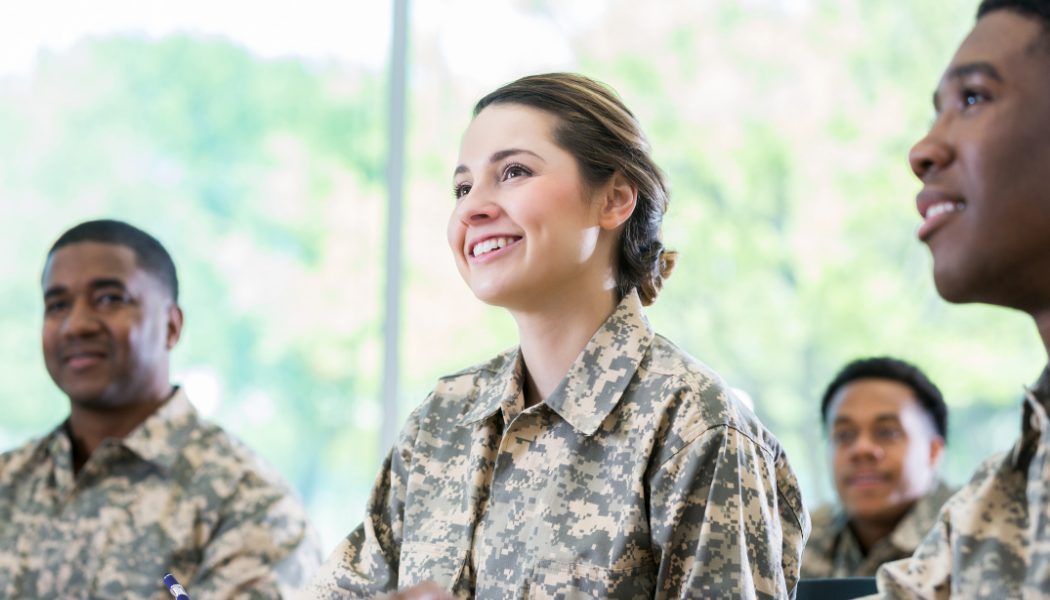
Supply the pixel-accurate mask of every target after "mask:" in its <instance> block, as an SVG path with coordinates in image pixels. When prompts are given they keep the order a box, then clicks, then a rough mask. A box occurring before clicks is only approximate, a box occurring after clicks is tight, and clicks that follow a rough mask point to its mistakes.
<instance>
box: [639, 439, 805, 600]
mask: <svg viewBox="0 0 1050 600" xmlns="http://www.w3.org/2000/svg"><path fill="white" fill-rule="evenodd" d="M649 483H650V521H651V532H652V534H651V535H652V537H653V540H652V542H653V547H654V548H655V549H657V556H656V558H657V562H658V574H657V581H656V586H657V588H656V589H657V591H656V597H657V598H736V597H749V598H788V597H793V595H794V590H795V584H796V583H797V582H798V575H799V562H800V560H801V557H802V547H803V545H804V543H805V538H806V536H807V535H808V534H809V517H808V515H807V514H806V513H805V512H804V511H803V509H802V501H801V494H800V492H799V488H798V483H797V482H796V480H795V476H794V473H793V472H792V471H791V469H790V467H789V466H788V465H787V460H786V458H785V457H784V456H783V453H782V452H780V451H779V450H777V451H771V450H769V449H768V448H765V447H763V446H762V445H760V444H758V443H757V442H756V441H754V440H753V439H751V438H750V437H749V436H748V435H747V434H745V433H743V432H741V431H739V430H737V429H735V428H733V427H728V426H718V427H714V428H711V429H708V430H706V431H704V432H701V433H700V434H699V435H697V436H696V437H695V439H692V441H690V442H689V443H688V444H686V445H685V447H683V448H682V449H681V450H679V451H678V452H677V453H675V454H674V455H673V456H672V457H671V458H669V459H668V460H666V461H665V462H664V464H662V465H660V466H659V468H658V469H657V470H656V471H655V473H654V474H653V475H652V476H651V477H650V482H649Z"/></svg>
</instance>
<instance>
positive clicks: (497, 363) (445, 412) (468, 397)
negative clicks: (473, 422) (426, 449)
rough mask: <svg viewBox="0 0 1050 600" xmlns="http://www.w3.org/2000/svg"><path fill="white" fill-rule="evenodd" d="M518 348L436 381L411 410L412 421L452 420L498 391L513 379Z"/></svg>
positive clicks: (463, 414)
mask: <svg viewBox="0 0 1050 600" xmlns="http://www.w3.org/2000/svg"><path fill="white" fill-rule="evenodd" d="M517 361H518V348H517V347H514V348H510V349H507V350H505V351H503V352H501V353H499V354H497V355H496V356H495V357H493V358H491V359H489V360H487V361H485V362H482V363H478V364H475V365H472V366H470V367H467V368H465V369H461V370H459V371H456V372H455V373H450V374H448V375H444V376H442V377H440V378H438V380H437V383H436V384H435V385H434V389H433V391H431V393H430V395H429V396H427V399H426V400H425V401H424V402H423V403H422V404H421V405H420V406H419V407H417V408H416V410H414V411H413V414H412V417H411V418H412V419H416V420H418V419H420V418H424V417H437V416H441V417H443V418H449V419H456V418H458V417H463V416H465V415H467V413H469V412H470V411H471V410H472V409H473V408H475V406H476V404H477V403H478V402H479V401H484V400H485V399H486V398H487V397H488V396H489V393H491V392H497V393H498V392H501V391H502V390H503V389H504V388H505V386H506V385H507V383H508V381H509V380H510V379H511V378H512V377H513V374H514V373H515V369H516V363H517Z"/></svg>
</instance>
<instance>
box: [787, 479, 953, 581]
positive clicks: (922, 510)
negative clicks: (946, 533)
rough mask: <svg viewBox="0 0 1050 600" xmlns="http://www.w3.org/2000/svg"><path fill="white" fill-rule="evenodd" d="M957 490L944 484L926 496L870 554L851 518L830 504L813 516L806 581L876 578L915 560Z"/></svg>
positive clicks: (804, 560)
mask: <svg viewBox="0 0 1050 600" xmlns="http://www.w3.org/2000/svg"><path fill="white" fill-rule="evenodd" d="M952 492H953V490H952V489H951V488H949V487H948V486H947V485H945V484H944V483H943V482H938V483H937V486H936V487H935V488H934V489H933V490H931V491H930V493H928V494H926V495H925V496H923V497H922V498H921V499H919V501H918V502H916V503H915V506H913V507H912V508H911V510H909V511H908V513H907V514H906V515H905V516H904V518H903V519H901V521H900V523H898V524H897V527H896V528H895V529H894V530H893V533H891V534H890V535H889V536H887V537H885V538H883V539H881V540H879V541H878V543H876V544H875V545H874V546H872V547H871V548H870V549H869V550H868V552H867V553H865V552H863V551H862V550H861V545H860V542H859V541H858V540H857V537H856V536H855V535H853V531H852V530H851V529H850V527H849V517H848V516H847V515H846V513H845V512H843V510H842V508H841V507H840V506H838V505H837V504H826V505H824V506H821V507H820V508H818V509H816V510H814V511H813V513H812V514H811V515H810V517H811V519H812V522H813V533H812V534H811V535H810V537H809V541H808V542H807V543H806V552H805V553H804V554H803V555H802V576H803V577H807V578H809V577H874V576H875V572H876V571H878V569H879V566H880V565H882V563H886V562H890V561H894V560H899V559H902V558H906V557H908V556H911V554H912V552H915V548H916V547H917V546H918V545H919V542H921V541H922V538H923V537H925V536H926V534H927V533H928V532H929V531H930V529H932V528H933V525H934V523H935V522H936V521H937V513H938V511H940V509H941V505H943V504H944V503H945V501H947V500H948V498H950V497H951V495H952Z"/></svg>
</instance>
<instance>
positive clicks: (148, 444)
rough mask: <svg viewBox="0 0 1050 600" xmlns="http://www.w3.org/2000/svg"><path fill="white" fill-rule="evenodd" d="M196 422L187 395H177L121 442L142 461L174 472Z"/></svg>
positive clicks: (178, 393) (177, 391)
mask: <svg viewBox="0 0 1050 600" xmlns="http://www.w3.org/2000/svg"><path fill="white" fill-rule="evenodd" d="M196 423H197V411H196V409H194V408H193V405H192V404H190V400H189V398H188V397H187V396H186V392H184V391H183V390H182V388H176V390H175V393H174V394H172V396H171V398H169V399H168V401H167V402H165V403H164V404H162V405H161V407H160V408H158V409H157V411H156V412H154V413H153V414H152V415H150V416H149V417H147V418H146V420H145V421H143V422H142V423H141V424H140V425H139V426H138V427H136V428H135V429H133V430H132V431H131V433H129V434H128V436H127V437H125V438H124V439H123V440H122V444H123V445H124V447H125V448H127V449H128V450H130V451H132V452H133V453H135V454H136V455H138V457H139V458H141V459H142V460H145V461H147V462H151V463H153V464H155V465H157V466H159V467H162V468H164V469H165V470H168V469H171V468H172V466H174V464H175V460H176V459H177V458H178V455H179V452H180V451H181V450H182V447H183V446H185V445H186V441H187V439H188V437H189V434H190V433H191V432H192V431H193V428H194V425H196Z"/></svg>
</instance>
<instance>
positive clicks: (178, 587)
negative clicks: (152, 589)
mask: <svg viewBox="0 0 1050 600" xmlns="http://www.w3.org/2000/svg"><path fill="white" fill-rule="evenodd" d="M164 585H166V586H168V591H169V592H171V595H172V596H173V597H174V598H175V600H190V595H189V594H187V593H186V588H184V587H182V584H180V583H179V582H178V581H177V580H176V579H175V576H174V575H172V574H171V573H168V574H167V575H165V576H164Z"/></svg>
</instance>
